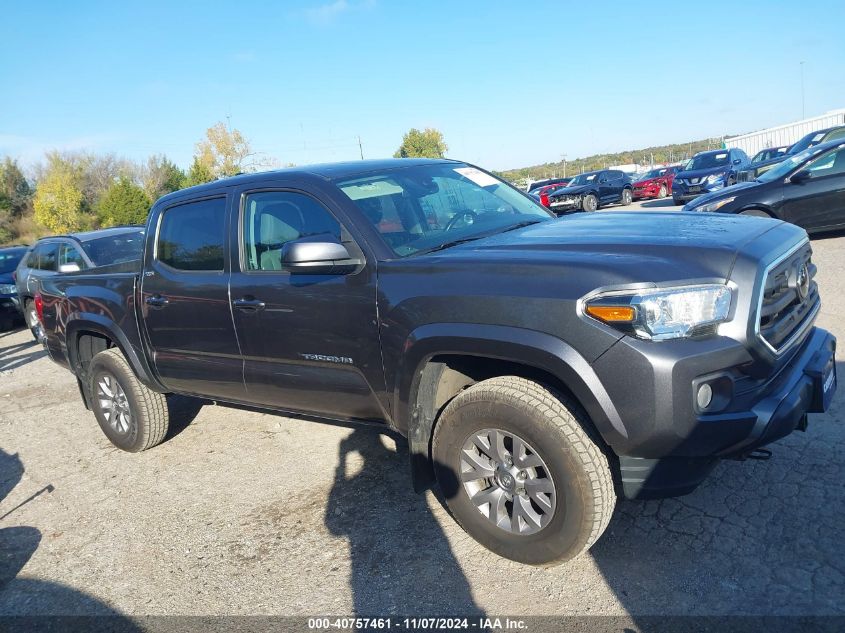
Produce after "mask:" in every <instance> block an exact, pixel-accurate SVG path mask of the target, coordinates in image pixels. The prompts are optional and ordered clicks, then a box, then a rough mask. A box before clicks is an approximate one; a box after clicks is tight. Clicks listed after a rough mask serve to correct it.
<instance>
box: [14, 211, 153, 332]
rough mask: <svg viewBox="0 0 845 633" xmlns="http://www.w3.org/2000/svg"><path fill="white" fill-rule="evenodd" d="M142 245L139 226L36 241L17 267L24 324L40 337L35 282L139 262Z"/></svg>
mask: <svg viewBox="0 0 845 633" xmlns="http://www.w3.org/2000/svg"><path fill="white" fill-rule="evenodd" d="M143 243H144V227H142V226H119V227H113V228H108V229H100V230H98V231H88V232H85V233H73V234H70V235H56V236H52V237H45V238H42V239H40V240H38V241H37V242H36V243H35V244H34V245H33V246H32V248H31V249H30V251H29V252H28V253H27V254H26V256H25V257H24V258H23V259H22V260H21V262H20V264H19V265H18V268H17V271H16V280H15V282H16V286H17V292H18V297H19V299H20V302H21V305H22V306H23V313H24V318H25V320H26V325H27V327H28V328H29V329H30V331H31V332H32V335H33V336H34V337H35V339H36V340H38V338H39V337H40V336H41V327H40V324H39V322H38V318H37V313H36V307H35V289H36V287H37V284H36V281H37V280H38V279H41V278H43V277H47V276H50V275H55V274H58V273H68V272H79V271H84V270H88V269H90V268H95V267H97V266H106V265H113V264H119V263H125V262H132V261H135V260H138V259H140V257H141V248H142V246H143Z"/></svg>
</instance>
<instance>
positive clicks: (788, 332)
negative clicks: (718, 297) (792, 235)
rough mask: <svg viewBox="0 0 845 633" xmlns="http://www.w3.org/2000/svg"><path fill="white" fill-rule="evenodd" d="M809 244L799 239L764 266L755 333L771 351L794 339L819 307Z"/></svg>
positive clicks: (814, 269) (795, 339)
mask: <svg viewBox="0 0 845 633" xmlns="http://www.w3.org/2000/svg"><path fill="white" fill-rule="evenodd" d="M812 253H813V251H812V248H811V247H810V243H809V242H808V241H805V242H802V243H801V244H799V245H798V246H797V247H796V248H794V249H793V250H792V251H790V252H789V253H787V254H786V256H784V257H783V258H781V259H780V260H776V261H775V263H774V264H772V265H771V266H770V267H769V268H768V269H767V274H766V277H765V279H764V282H763V283H764V286H763V292H762V296H761V298H760V309H759V314H758V319H759V320H758V327H757V329H758V334H759V336H760V338H761V339H762V340H763V342H764V343H765V344H766V345H767V346H768V347H769V348H770V349H771V350H772V351H774V352H776V353H780V352H782V351H784V350H785V349H786V348H788V347H789V346H790V345H791V344H792V343H794V342H797V340H798V339H799V338H800V337H801V335H802V334H803V333H804V332H805V331H806V329H807V328H808V327H809V325H812V323H813V321H814V320H815V316H816V314H817V312H818V309H819V290H818V285H817V284H816V281H815V279H814V277H815V276H816V266H815V264H813V262H812Z"/></svg>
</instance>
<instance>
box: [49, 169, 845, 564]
mask: <svg viewBox="0 0 845 633" xmlns="http://www.w3.org/2000/svg"><path fill="white" fill-rule="evenodd" d="M148 226H149V230H148V231H147V236H146V244H145V246H144V258H143V260H142V264H141V265H140V266H139V268H138V269H137V270H136V271H134V272H123V273H108V272H105V269H94V270H92V271H88V272H89V274H66V275H55V276H53V277H48V278H43V279H42V280H40V282H39V283H40V285H41V290H40V292H39V297H40V301H39V304H38V305H40V306H41V315H40V318H41V319H42V322H43V324H44V329H45V333H46V337H45V346H46V348H47V350H48V352H49V354H50V356H51V357H52V359H53V360H54V361H56V362H57V363H59V364H61V365H64V366H65V367H67V368H68V369H70V370H71V371H72V372H73V373H74V374H75V375H76V377H77V380H78V382H79V385H80V393H81V395H82V397H83V400H84V403H85V406H86V407H88V408H89V409H91V410H92V411H93V414H94V416H95V417H96V419H97V421H98V423H99V425H100V427H101V429H102V430H103V432H104V433H105V435H106V436H107V437H108V438H109V440H110V441H111V442H112V443H113V444H114V445H115V446H117V447H119V448H121V449H123V450H127V451H140V450H144V449H148V448H150V447H152V446H154V445H156V444H158V443H159V442H161V441H162V440H163V439H164V437H165V435H166V434H167V430H168V424H169V418H168V408H167V406H166V401H165V394H167V393H184V394H192V395H198V396H203V397H206V398H209V399H212V400H215V401H219V402H233V403H237V404H241V405H252V406H256V407H260V408H262V409H272V410H278V411H295V412H299V413H300V414H303V415H307V416H314V417H316V418H319V419H322V420H325V419H334V420H340V421H344V422H363V423H369V424H375V425H377V426H378V425H381V426H382V427H383V428H389V429H392V430H394V431H396V432H398V433H401V434H403V435H405V436H407V437H408V443H409V451H408V452H409V455H410V459H411V467H412V468H411V470H412V473H413V481H414V486H415V488H416V489H417V490H424V489H425V488H427V487H429V486H430V485H432V484H434V483H435V482H436V483H438V484H439V486H440V488H441V491H442V493H443V497H444V498H445V500H446V503H447V504H448V506H449V509H450V511H451V513H452V515H453V516H454V517H455V518H456V519H457V521H458V522H459V523H460V524H461V526H462V527H463V528H464V529H465V530H466V531H467V532H468V533H469V534H470V535H472V536H473V537H474V538H476V539H477V540H478V541H479V542H480V543H482V544H483V545H484V546H486V547H488V548H490V549H491V550H493V551H495V552H497V553H498V554H500V555H502V556H506V557H508V558H511V559H513V560H517V561H521V562H523V563H531V564H547V563H551V562H555V561H561V560H566V559H569V558H571V557H573V556H576V555H577V554H578V553H580V552H582V551H584V550H585V549H587V548H589V547H590V545H591V544H592V543H593V542H595V541H596V539H598V538H599V536H600V535H601V534H602V532H603V531H604V529H605V528H606V527H607V525H608V522H609V520H610V517H611V514H612V513H613V509H614V505H615V503H616V494H617V492H616V491H617V490H619V491H620V492H621V493H622V494H624V495H625V496H627V497H630V498H648V497H665V496H673V495H680V494H685V493H687V492H690V491H691V490H693V489H694V488H695V487H696V486H697V485H698V484H699V483H700V482H701V481H702V480H703V479H704V478H705V477H706V475H707V473H709V472H710V471H711V470H712V468H713V467H714V466H715V464H716V463H717V462H718V460H719V459H721V458H729V457H734V458H741V457H744V456H747V455H755V454H758V455H759V454H760V453H759V452H758V453H755V451H758V449H759V447H761V446H763V445H765V444H768V443H770V442H773V441H775V440H777V439H779V438H781V437H783V436H785V435H787V434H789V433H790V432H792V431H793V430H794V429H796V428H799V429H803V428H805V426H806V423H807V413H814V412H821V411H824V410H825V409H826V408H827V407H828V406H829V404H830V402H831V398H832V397H833V394H834V392H835V389H836V374H835V371H834V367H835V359H834V347H835V340H834V338H833V337H832V336H831V335H830V334H828V333H827V332H825V331H824V330H821V329H819V328H816V327H815V325H814V323H815V319H816V315H817V314H818V312H819V306H820V300H819V293H818V288H817V285H816V283H815V281H814V280H813V279H812V276H813V273H814V271H815V266H814V265H813V264H812V261H811V249H810V246H809V243H808V240H807V234H806V233H805V232H804V231H803V230H802V229H800V228H798V227H796V226H793V225H790V224H787V223H784V222H774V221H772V220H762V219H758V218H743V219H737V218H732V217H725V216H719V215H716V214H680V213H673V214H668V213H608V214H604V215H594V214H578V215H576V216H574V217H567V218H562V219H553V216H552V214H551V213H549V212H548V211H546V210H544V209H543V208H542V207H540V206H538V205H537V204H535V203H534V202H533V201H531V200H530V199H529V198H528V197H527V196H525V195H524V194H523V193H521V192H519V191H517V190H516V189H514V188H512V187H511V186H509V185H508V184H507V183H505V182H503V181H501V180H499V179H498V178H496V177H495V176H493V175H491V174H490V173H488V172H486V171H483V170H481V169H478V168H476V167H474V166H472V165H467V164H465V163H461V162H457V161H450V160H445V159H440V160H425V159H401V160H386V161H360V162H355V163H343V164H335V165H325V166H314V167H308V168H293V169H288V170H283V171H278V172H268V173H258V174H248V175H242V176H236V177H234V178H229V179H224V180H220V181H216V182H213V183H209V184H206V185H201V186H198V187H193V188H190V189H185V190H182V191H178V192H174V193H172V194H169V195H167V196H165V197H163V198H161V199H159V200H158V201H157V202H156V203H155V204H154V205H153V208H152V210H151V213H150V217H149V220H148ZM796 268H797V269H801V270H803V271H806V278H805V279H806V281H805V282H803V284H804V285H802V286H801V287H800V289H796V287H795V286H794V285H793V284H792V283H791V282H788V281H787V277H788V276H787V275H783V274H782V272H783V271H784V270H787V271H790V270H793V269H796ZM790 447H791V445H789V444H787V445H785V446H784V445H782V449H783V450H790ZM299 457H301V458H302V459H303V460H306V461H307V460H308V455H307V454H302V455H300V456H299ZM312 461H313V460H312ZM303 463H305V462H303ZM617 486H618V488H617ZM362 520H363V519H362ZM373 520H374V521H375V520H377V519H376V518H374V519H373ZM414 546H416V547H424V546H425V544H424V543H419V544H415V545H414Z"/></svg>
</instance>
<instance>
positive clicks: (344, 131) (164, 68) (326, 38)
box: [0, 0, 845, 169]
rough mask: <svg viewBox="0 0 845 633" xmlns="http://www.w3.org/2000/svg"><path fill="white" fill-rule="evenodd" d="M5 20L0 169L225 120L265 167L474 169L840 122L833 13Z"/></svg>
mask: <svg viewBox="0 0 845 633" xmlns="http://www.w3.org/2000/svg"><path fill="white" fill-rule="evenodd" d="M647 5H650V3H640V2H627V3H619V4H617V3H614V2H604V3H599V2H577V3H564V2H521V3H513V2H496V1H493V0H487V1H486V2H470V1H465V2H439V1H435V0H430V1H428V2H404V1H398V0H394V1H388V0H325V1H323V2H320V1H315V2H281V1H280V2H248V1H247V0H242V1H241V2H226V3H223V2H220V3H216V2H178V3H177V2H156V1H148V2H138V3H134V2H128V1H127V2H81V1H80V2H67V3H60V2H58V1H57V0H56V1H53V2H45V3H35V2H30V3H24V2H17V3H13V4H12V5H9V6H6V7H5V8H4V10H3V16H4V33H3V37H2V39H0V86H2V96H0V155H4V154H8V155H11V156H13V157H17V158H19V159H21V160H22V161H23V162H24V163H25V164H28V165H31V164H33V163H34V162H36V161H37V160H38V159H39V157H40V156H42V155H43V152H44V151H45V150H47V149H53V148H55V149H60V150H77V149H86V150H92V151H97V152H115V153H117V154H119V155H121V156H126V157H128V158H132V159H143V158H145V157H146V156H148V155H149V154H152V153H165V154H167V155H168V156H169V157H171V158H172V159H173V160H175V161H176V162H177V163H178V164H180V165H182V166H187V165H188V164H189V163H190V160H191V155H192V153H193V149H194V144H195V143H196V142H197V141H198V140H200V139H201V138H202V136H203V134H204V131H205V129H206V128H207V127H209V126H211V125H213V124H214V123H215V122H216V121H220V120H225V119H226V117H227V116H228V117H230V119H229V120H230V122H231V125H232V126H234V127H236V128H238V129H240V130H241V131H242V132H243V133H244V134H245V135H246V136H247V138H249V139H250V140H251V142H252V145H253V147H254V149H256V150H257V151H259V152H263V153H265V154H266V155H268V156H272V157H274V158H275V159H277V160H278V161H280V162H282V163H288V162H293V163H297V164H304V163H309V162H323V161H332V160H345V159H356V158H358V145H357V137H358V135H360V137H361V140H362V142H363V146H364V155H365V157H367V158H375V157H383V156H389V155H390V154H392V153H393V151H394V150H395V149H396V147H397V146H398V144H399V142H400V140H401V137H402V134H403V133H404V132H405V131H406V130H408V129H409V128H411V127H419V128H422V127H426V126H434V127H437V128H439V129H440V130H442V131H443V133H444V135H445V137H446V141H447V143H448V145H449V152H448V155H449V156H451V157H454V158H460V159H464V160H468V161H471V162H475V163H478V164H480V165H482V166H484V167H488V168H491V169H504V168H509V167H518V166H526V165H530V164H536V163H540V162H545V161H552V160H560V157H561V154H564V153H565V154H567V156H568V157H569V158H575V157H578V156H586V155H589V154H594V153H598V152H605V151H617V150H624V149H634V148H638V147H645V146H648V145H658V144H663V143H669V142H684V141H689V140H694V139H699V138H706V137H711V136H719V135H721V134H725V133H741V132H747V131H752V130H754V129H759V128H762V127H767V126H770V125H777V124H780V123H785V122H788V121H792V120H796V119H799V118H801V89H800V66H799V62H800V61H804V62H805V64H804V81H805V101H806V113H807V116H811V115H815V114H821V113H822V112H825V111H827V110H831V109H834V108H842V107H845V40H843V35H842V25H843V24H845V3H842V2H805V3H801V4H795V3H794V2H788V3H787V2H778V1H773V0H770V1H768V2H754V1H734V2H720V1H706V0H705V1H703V2H664V3H659V4H656V5H654V6H653V7H652V8H647Z"/></svg>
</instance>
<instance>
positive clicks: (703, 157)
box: [685, 151, 729, 171]
mask: <svg viewBox="0 0 845 633" xmlns="http://www.w3.org/2000/svg"><path fill="white" fill-rule="evenodd" d="M728 156H729V153H728V152H727V151H725V152H714V153H712V154H699V155H697V156H693V157H692V159H691V160H690V161H689V162H688V163H687V165H686V168H685V169H686V170H687V171H693V170H696V169H711V168H713V167H721V166H722V165H727V164H728V162H729V158H728Z"/></svg>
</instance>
